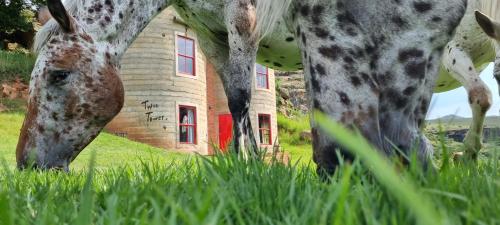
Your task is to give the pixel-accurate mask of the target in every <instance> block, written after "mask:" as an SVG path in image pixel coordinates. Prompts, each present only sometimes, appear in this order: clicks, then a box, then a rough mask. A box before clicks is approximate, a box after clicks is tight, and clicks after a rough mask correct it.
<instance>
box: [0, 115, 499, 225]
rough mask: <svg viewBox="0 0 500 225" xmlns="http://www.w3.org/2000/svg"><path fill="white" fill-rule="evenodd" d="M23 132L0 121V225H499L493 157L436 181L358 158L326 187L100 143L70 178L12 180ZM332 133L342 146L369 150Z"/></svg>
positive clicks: (314, 180) (216, 160) (260, 167)
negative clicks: (18, 136) (16, 147)
mask: <svg viewBox="0 0 500 225" xmlns="http://www.w3.org/2000/svg"><path fill="white" fill-rule="evenodd" d="M21 123H22V116H21V114H19V113H3V114H0V138H2V140H1V141H0V154H1V155H2V157H4V158H5V161H4V163H3V165H4V166H3V168H0V170H1V171H0V224H2V225H3V224H15V225H23V224H77V225H78V224H82V225H83V224H110V225H111V224H152V225H155V224H339V225H344V224H345V225H349V224H374V225H376V224H377V225H378V224H393V225H396V224H500V217H499V216H498V215H499V213H500V204H498V202H500V169H499V167H498V161H497V160H492V158H493V157H490V158H485V159H484V160H482V161H481V162H480V163H479V165H477V166H476V165H463V164H459V165H454V164H450V163H449V162H448V161H446V160H445V161H444V162H443V161H441V162H442V164H440V166H441V168H442V169H441V170H439V172H438V171H433V170H429V171H428V172H423V171H422V170H420V169H418V167H410V168H409V169H408V170H402V171H401V170H399V171H400V172H396V171H398V170H395V169H394V166H395V165H392V164H390V163H388V162H386V161H380V160H379V161H377V158H378V155H377V154H374V153H373V152H370V151H365V152H364V153H363V151H360V152H361V153H360V155H361V156H362V157H361V159H362V162H363V165H361V164H360V162H359V161H356V162H354V163H353V164H351V165H344V166H342V168H340V169H339V170H338V173H337V174H336V175H335V176H334V177H333V178H331V179H330V181H329V182H323V181H321V179H319V178H318V176H317V175H316V173H315V169H314V166H313V165H309V166H308V164H307V163H304V162H302V161H301V163H299V164H291V165H289V166H284V165H282V164H278V163H273V164H265V163H262V162H260V161H249V162H244V161H241V160H238V159H237V158H235V157H233V156H231V155H227V156H225V157H221V156H217V157H208V158H206V157H201V156H191V155H184V154H180V153H170V152H166V151H164V150H160V149H156V148H152V147H148V146H146V145H142V144H138V143H134V142H130V141H127V140H125V139H122V138H117V137H114V136H112V135H109V134H101V135H100V136H99V137H98V138H97V139H96V141H94V142H93V143H92V144H91V145H90V146H89V147H88V148H87V149H86V150H85V151H84V152H83V153H82V155H81V156H79V157H78V158H77V160H76V161H75V163H74V164H72V171H71V172H70V173H58V172H37V171H23V172H19V171H16V170H15V169H14V168H13V165H14V148H15V144H16V142H17V135H18V131H19V128H20V125H21ZM293 126H295V125H290V127H293ZM297 126H300V125H297ZM300 129H301V128H300ZM337 133H338V134H339V137H338V138H339V140H340V141H347V142H349V143H355V144H354V145H355V146H359V150H363V149H365V150H367V149H369V147H366V146H365V145H364V144H363V141H360V140H359V139H356V138H355V136H350V135H342V134H343V133H342V130H338V132H337ZM282 143H283V142H282ZM302 147H304V148H310V145H309V144H307V143H304V144H301V145H293V144H286V146H283V148H284V149H286V150H288V151H290V152H291V154H292V157H295V158H297V157H299V158H300V157H304V158H306V160H310V153H309V154H307V152H308V151H303V149H302V151H301V148H302ZM92 152H94V154H95V160H92V159H91V158H93V157H92V155H93V154H92ZM309 152H310V151H309ZM438 152H439V151H438ZM366 154H368V155H366ZM370 154H371V155H370ZM495 157H496V156H495ZM90 162H93V164H92V163H90ZM367 168H371V170H367Z"/></svg>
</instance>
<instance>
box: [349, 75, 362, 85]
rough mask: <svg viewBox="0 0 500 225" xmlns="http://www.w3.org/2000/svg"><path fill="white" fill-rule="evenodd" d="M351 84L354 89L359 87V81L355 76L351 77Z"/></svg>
mask: <svg viewBox="0 0 500 225" xmlns="http://www.w3.org/2000/svg"><path fill="white" fill-rule="evenodd" d="M351 84H352V85H354V87H359V86H360V85H361V79H359V77H357V76H351Z"/></svg>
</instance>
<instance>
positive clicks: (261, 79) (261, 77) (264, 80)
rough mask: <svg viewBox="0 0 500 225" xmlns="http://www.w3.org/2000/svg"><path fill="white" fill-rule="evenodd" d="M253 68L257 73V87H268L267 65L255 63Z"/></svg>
mask: <svg viewBox="0 0 500 225" xmlns="http://www.w3.org/2000/svg"><path fill="white" fill-rule="evenodd" d="M255 70H256V74H257V87H258V88H265V89H269V73H268V69H267V67H265V66H262V65H260V64H256V65H255Z"/></svg>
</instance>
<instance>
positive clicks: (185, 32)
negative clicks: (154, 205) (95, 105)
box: [106, 8, 278, 154]
mask: <svg viewBox="0 0 500 225" xmlns="http://www.w3.org/2000/svg"><path fill="white" fill-rule="evenodd" d="M178 20H179V19H178V16H176V14H175V11H174V10H173V9H170V8H169V9H167V10H165V11H164V12H162V13H160V14H159V15H158V16H157V17H155V19H153V20H152V21H151V22H150V24H149V25H148V26H147V27H146V28H145V29H144V31H143V32H142V33H141V34H140V35H139V36H138V38H137V39H136V40H135V42H134V43H133V44H132V45H131V46H130V48H129V49H128V50H127V52H126V54H125V55H124V57H123V59H122V63H121V65H122V67H121V78H122V81H123V85H124V87H125V104H124V107H123V109H122V111H121V112H120V114H119V115H118V116H117V117H116V118H115V119H114V120H113V121H112V122H111V123H110V124H108V126H107V127H106V129H107V131H109V132H111V133H114V134H116V135H119V136H123V137H126V138H129V139H131V140H135V141H139V142H142V143H146V144H150V145H153V146H156V147H160V148H165V149H169V150H180V151H186V152H197V153H200V154H212V153H213V148H211V146H212V144H218V138H219V136H218V135H219V132H218V123H219V121H218V116H219V115H221V114H228V113H229V110H228V106H227V97H226V95H225V93H224V90H223V88H222V83H221V80H220V78H219V76H218V75H217V74H216V72H215V71H214V69H213V67H212V66H211V65H210V64H209V63H208V62H207V60H206V59H205V57H204V56H203V54H202V52H201V50H200V48H199V46H198V43H197V42H195V61H196V62H195V71H196V72H195V76H190V75H183V74H181V73H180V72H178V68H177V51H176V50H177V46H176V44H177V43H176V37H177V36H178V35H181V36H185V37H188V38H190V39H193V40H195V41H196V35H195V33H194V32H193V31H192V30H191V29H189V28H188V27H186V26H185V25H184V24H183V23H179V22H177V21H178ZM269 71H270V72H269V89H267V90H260V89H257V88H255V85H254V90H253V100H252V105H251V112H250V113H251V115H250V116H251V117H252V125H253V128H254V131H255V133H256V134H257V135H258V133H259V132H258V114H259V113H262V114H269V115H270V116H271V127H272V132H271V133H272V138H273V143H274V140H275V139H276V137H277V133H278V132H277V122H276V94H275V88H274V85H275V84H274V73H273V72H272V70H269ZM254 83H255V82H254ZM179 106H190V107H195V108H196V142H195V143H194V144H182V143H180V141H179V135H178V134H179V129H180V127H179ZM257 138H258V137H257Z"/></svg>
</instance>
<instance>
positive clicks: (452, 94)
mask: <svg viewBox="0 0 500 225" xmlns="http://www.w3.org/2000/svg"><path fill="white" fill-rule="evenodd" d="M481 79H482V80H483V81H484V82H485V83H486V84H487V85H488V87H489V88H490V90H491V92H492V96H493V105H492V107H491V108H490V110H489V111H488V113H487V115H495V116H498V115H499V110H500V98H499V96H498V85H497V82H496V81H495V78H494V77H493V64H490V65H489V66H488V68H486V69H485V70H484V71H483V73H481ZM450 114H455V115H459V116H462V117H472V112H471V110H470V107H469V103H468V97H467V92H466V91H465V89H464V88H463V87H461V88H458V89H455V90H453V91H448V92H445V93H441V94H434V96H433V97H432V101H431V108H430V110H429V112H428V114H427V119H435V118H439V117H442V116H446V115H450Z"/></svg>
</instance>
